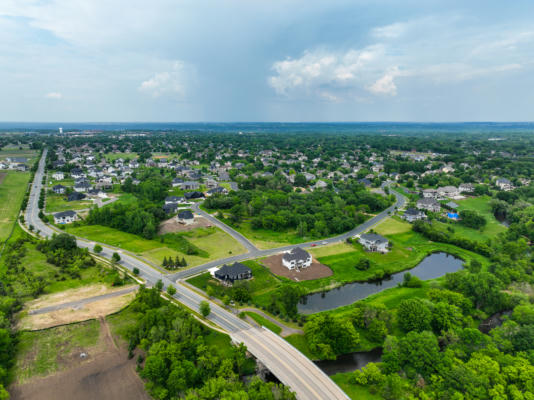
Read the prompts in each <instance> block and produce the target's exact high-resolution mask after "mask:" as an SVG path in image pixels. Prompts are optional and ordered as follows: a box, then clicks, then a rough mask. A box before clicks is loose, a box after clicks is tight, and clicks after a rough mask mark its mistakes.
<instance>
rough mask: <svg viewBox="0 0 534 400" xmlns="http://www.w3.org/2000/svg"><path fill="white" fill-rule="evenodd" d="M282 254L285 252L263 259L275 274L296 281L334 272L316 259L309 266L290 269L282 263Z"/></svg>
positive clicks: (329, 274)
mask: <svg viewBox="0 0 534 400" xmlns="http://www.w3.org/2000/svg"><path fill="white" fill-rule="evenodd" d="M282 256H283V254H277V255H274V256H270V257H267V258H266V259H265V260H262V263H263V264H264V265H265V266H266V267H267V268H269V270H270V271H271V272H272V273H273V274H275V275H279V276H283V277H285V278H289V279H291V280H293V281H295V282H299V281H311V280H312V279H319V278H325V277H327V276H331V275H332V274H333V272H332V270H331V269H330V268H329V267H327V266H326V265H324V264H321V263H320V262H318V261H317V260H315V259H314V260H312V264H311V265H310V266H309V267H308V268H302V269H301V270H298V271H297V270H295V269H292V270H289V269H287V268H286V267H284V265H283V264H282Z"/></svg>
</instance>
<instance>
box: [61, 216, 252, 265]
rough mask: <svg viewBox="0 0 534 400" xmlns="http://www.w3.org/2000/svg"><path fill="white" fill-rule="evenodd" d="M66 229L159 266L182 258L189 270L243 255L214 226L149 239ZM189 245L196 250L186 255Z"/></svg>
mask: <svg viewBox="0 0 534 400" xmlns="http://www.w3.org/2000/svg"><path fill="white" fill-rule="evenodd" d="M66 230H67V232H68V233H70V234H73V235H76V236H80V237H85V238H87V239H89V240H94V241H96V242H101V243H105V244H108V245H111V246H116V247H121V248H123V249H125V250H128V251H131V252H133V253H135V254H137V255H138V256H141V257H145V258H146V259H148V260H149V261H152V262H153V263H156V264H158V265H161V263H162V261H163V258H164V257H167V258H168V257H173V258H175V257H177V256H179V257H180V258H185V260H186V262H187V265H188V266H189V267H191V266H195V265H200V264H204V263H206V262H208V261H210V260H216V259H218V258H222V257H227V256H229V255H231V254H234V255H236V254H241V253H244V252H245V248H244V247H243V246H242V245H241V244H240V243H239V242H237V241H236V240H235V239H234V238H232V237H231V236H230V235H228V234H226V233H224V232H223V231H221V230H220V229H218V228H215V227H211V228H199V229H195V230H193V231H189V232H183V233H168V234H165V235H162V236H159V237H158V238H156V239H152V240H148V239H144V238H142V237H141V236H137V235H133V234H131V233H126V232H122V231H119V230H117V229H113V228H109V227H107V226H101V225H82V226H78V227H72V226H69V227H67V228H66ZM191 246H192V247H193V248H196V249H197V252H198V254H196V255H194V254H187V249H188V248H189V247H191Z"/></svg>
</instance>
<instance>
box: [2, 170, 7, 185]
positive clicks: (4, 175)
mask: <svg viewBox="0 0 534 400" xmlns="http://www.w3.org/2000/svg"><path fill="white" fill-rule="evenodd" d="M6 176H7V172H0V185H1V184H2V182H4V179H5V178H6Z"/></svg>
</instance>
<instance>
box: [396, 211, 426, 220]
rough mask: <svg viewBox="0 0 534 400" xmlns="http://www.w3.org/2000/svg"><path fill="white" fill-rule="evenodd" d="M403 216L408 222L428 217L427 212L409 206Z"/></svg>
mask: <svg viewBox="0 0 534 400" xmlns="http://www.w3.org/2000/svg"><path fill="white" fill-rule="evenodd" d="M402 218H403V219H404V220H406V221H408V222H414V221H419V220H421V219H425V218H426V214H425V213H424V212H422V211H421V210H418V209H416V208H408V209H406V211H404V215H403V216H402Z"/></svg>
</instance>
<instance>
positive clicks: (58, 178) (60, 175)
mask: <svg viewBox="0 0 534 400" xmlns="http://www.w3.org/2000/svg"><path fill="white" fill-rule="evenodd" d="M52 178H54V179H55V180H56V181H62V180H63V179H65V174H64V173H63V172H61V171H57V172H54V173H53V174H52Z"/></svg>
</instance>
